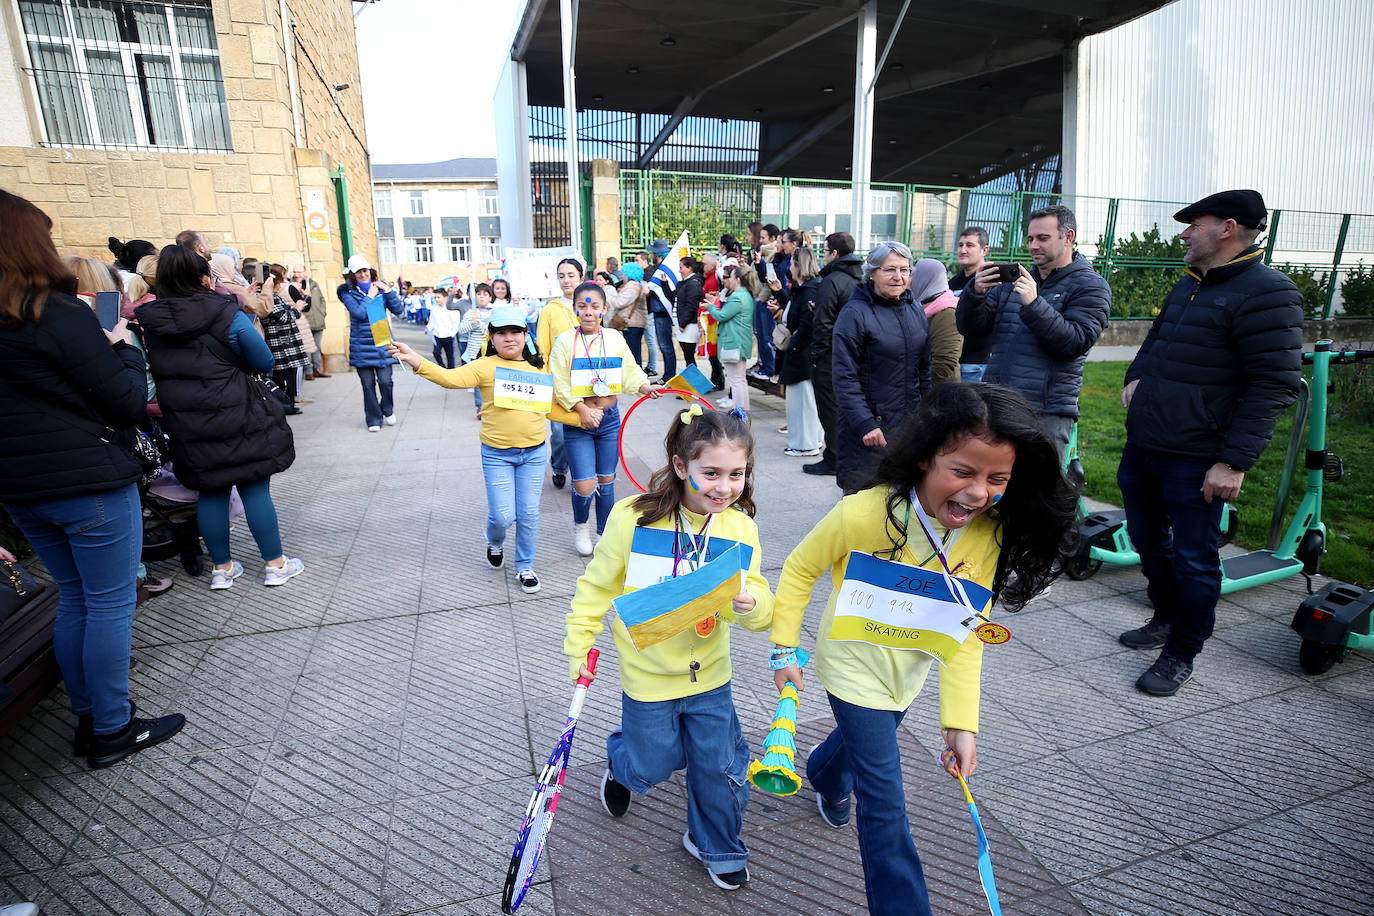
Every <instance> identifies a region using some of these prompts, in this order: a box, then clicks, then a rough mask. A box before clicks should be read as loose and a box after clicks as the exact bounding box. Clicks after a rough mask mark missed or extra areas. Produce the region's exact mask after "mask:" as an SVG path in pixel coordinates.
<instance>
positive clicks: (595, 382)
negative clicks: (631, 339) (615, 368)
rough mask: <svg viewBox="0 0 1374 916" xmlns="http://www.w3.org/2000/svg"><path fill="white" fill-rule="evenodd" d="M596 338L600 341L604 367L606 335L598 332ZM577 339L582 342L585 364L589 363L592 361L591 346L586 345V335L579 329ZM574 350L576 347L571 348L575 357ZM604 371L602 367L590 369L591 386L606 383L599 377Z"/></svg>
mask: <svg viewBox="0 0 1374 916" xmlns="http://www.w3.org/2000/svg"><path fill="white" fill-rule="evenodd" d="M596 337H597V339H598V340H600V341H601V362H602V363H603V365H604V363H605V362H606V335H605V334H602V333H600V332H598V333H597V335H596ZM577 339H578V340H580V341H582V350H583V352H584V353H586V354H587V362H591V361H592V345H591V344H589V343H587V335H585V334H583V333H582V331H581V329H579V330H578V332H577ZM576 349H577V348H576V347H574V348H573V352H574V355H576ZM604 371H605V369H604V368H603V367H602V366H595V367H593V368H592V385H593V387H595V386H596V385H604V384H605V383H606V380H605V379H604V378H602V377H601V374H600V373H602V372H604Z"/></svg>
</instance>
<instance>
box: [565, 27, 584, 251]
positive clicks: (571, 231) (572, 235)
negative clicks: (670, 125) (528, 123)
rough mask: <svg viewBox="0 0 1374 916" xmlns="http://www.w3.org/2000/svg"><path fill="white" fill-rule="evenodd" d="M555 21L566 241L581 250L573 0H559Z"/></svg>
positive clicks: (580, 182) (580, 198)
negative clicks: (559, 44)
mask: <svg viewBox="0 0 1374 916" xmlns="http://www.w3.org/2000/svg"><path fill="white" fill-rule="evenodd" d="M559 22H560V24H561V25H562V29H563V133H564V143H565V144H566V152H567V156H568V241H569V242H570V243H571V245H572V247H573V248H575V249H577V250H578V251H581V250H582V181H581V170H580V169H579V168H578V167H577V77H576V75H575V74H574V72H573V61H574V59H575V58H576V56H577V0H560V2H559Z"/></svg>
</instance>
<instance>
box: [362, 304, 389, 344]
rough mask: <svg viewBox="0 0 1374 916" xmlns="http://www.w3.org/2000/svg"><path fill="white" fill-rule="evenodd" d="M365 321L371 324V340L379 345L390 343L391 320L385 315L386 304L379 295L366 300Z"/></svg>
mask: <svg viewBox="0 0 1374 916" xmlns="http://www.w3.org/2000/svg"><path fill="white" fill-rule="evenodd" d="M367 323H368V324H370V325H371V326H372V342H373V343H374V344H376V345H377V346H379V347H385V346H386V345H387V344H389V343H391V322H390V321H388V320H387V317H386V306H385V305H383V304H382V297H381V296H374V297H372V298H371V299H369V300H367Z"/></svg>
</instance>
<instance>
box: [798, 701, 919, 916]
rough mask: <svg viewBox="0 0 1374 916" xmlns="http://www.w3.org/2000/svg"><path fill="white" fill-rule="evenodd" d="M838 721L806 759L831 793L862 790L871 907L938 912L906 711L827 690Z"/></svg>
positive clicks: (819, 784) (816, 785) (907, 914)
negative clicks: (925, 857)
mask: <svg viewBox="0 0 1374 916" xmlns="http://www.w3.org/2000/svg"><path fill="white" fill-rule="evenodd" d="M826 697H827V698H828V699H829V700H830V708H831V710H832V711H833V712H834V713H835V725H836V728H835V730H834V731H833V732H831V733H830V737H828V738H826V739H825V740H824V741H822V742H821V743H820V744H818V745H816V747H815V748H814V749H813V750H812V751H811V754H810V756H808V757H807V759H806V778H807V780H809V781H810V783H811V787H812V788H813V789H815V790H816V791H817V792H819V793H820V794H821V795H824V796H825V797H826V798H827V799H829V800H831V801H836V802H839V801H843V800H845V799H847V798H849V795H850V793H851V792H852V793H853V794H854V798H855V803H856V804H855V809H856V810H855V820H856V821H857V823H858V832H859V858H860V859H861V860H862V861H863V866H864V885H865V891H866V893H867V894H868V912H869V913H870V914H873V916H888V914H891V916H897V914H901V916H931V910H930V894H929V892H928V891H927V890H926V876H925V871H924V869H922V868H921V857H920V855H918V854H917V852H916V842H915V841H914V840H913V839H912V838H911V825H910V824H909V823H908V822H907V817H906V795H905V793H904V792H903V791H902V755H901V752H900V751H899V750H898V748H897V726H899V725H901V723H902V717H903V716H905V715H906V711H905V710H903V711H901V712H894V711H892V710H890V709H869V708H867V707H865V706H855V705H853V704H851V703H846V702H845V701H844V700H841V699H840V698H839V697H835V696H831V695H830V694H828V693H827V694H826Z"/></svg>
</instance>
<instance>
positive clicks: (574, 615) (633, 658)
mask: <svg viewBox="0 0 1374 916" xmlns="http://www.w3.org/2000/svg"><path fill="white" fill-rule="evenodd" d="M666 446H667V453H668V464H667V466H666V467H664V468H662V469H661V470H659V471H658V473H656V474H654V476H653V479H652V480H651V481H650V484H649V489H648V492H646V493H644V494H643V495H641V496H638V497H631V498H629V499H625V500H621V501H620V502H618V503H616V504H615V507H614V508H613V509H612V510H611V514H610V518H609V519H608V521H607V523H606V531H605V534H604V535H603V536H602V539H601V541H600V542H599V543H598V544H597V545H596V553H595V555H594V556H593V557H592V560H591V562H590V563H588V564H587V571H586V572H585V573H584V574H583V575H582V577H581V578H580V579H578V580H577V591H576V593H575V594H574V595H573V599H572V609H571V610H570V611H569V612H568V620H567V636H566V638H565V640H564V643H563V651H564V653H565V654H566V655H567V656H568V658H569V660H570V661H571V673H572V676H573V677H578V676H579V675H581V676H584V677H588V678H590V677H592V674H591V672H589V671H588V670H587V667H586V658H587V650H588V649H590V648H591V647H592V644H593V643H594V642H595V641H596V637H597V636H598V635H599V634H600V633H601V630H602V628H603V625H604V623H603V621H604V619H605V616H606V612H607V611H609V610H610V609H611V602H612V601H613V600H615V599H616V598H618V597H620V596H621V595H624V594H626V593H629V592H633V591H635V590H637V589H641V588H646V587H648V586H651V585H655V584H658V583H659V582H662V581H664V580H666V579H672V578H676V577H677V576H679V575H683V574H685V573H687V572H690V571H692V570H694V569H697V568H699V567H700V566H701V565H702V564H704V563H707V562H709V561H710V560H712V559H715V558H717V557H720V556H721V555H722V554H723V553H725V552H726V551H728V550H731V549H733V548H735V547H736V546H738V548H739V550H740V568H741V569H747V570H748V572H747V581H746V583H745V584H744V586H743V589H742V590H741V591H740V592H739V593H738V594H736V595H735V596H734V598H733V600H729V601H725V602H724V603H723V604H722V605H721V606H720V607H718V608H715V609H711V608H707V609H705V610H706V613H707V614H708V615H709V616H705V617H703V618H701V619H699V620H697V621H696V622H695V623H692V622H687V623H686V624H685V627H684V628H683V629H682V630H681V631H680V632H676V633H675V634H674V635H671V636H668V638H666V639H663V640H662V641H659V642H656V643H653V644H652V645H646V644H645V642H646V641H645V640H644V639H642V638H641V639H639V642H640V644H641V645H643V646H644V648H641V649H636V647H635V639H636V637H635V636H632V635H631V633H630V631H629V630H628V629H627V628H626V625H625V622H624V621H622V620H619V619H617V622H616V623H615V624H614V625H613V629H614V633H615V644H616V649H617V651H618V653H619V656H620V683H621V687H622V688H623V694H622V697H621V718H620V728H618V729H617V730H616V731H615V732H613V733H612V734H611V735H610V737H609V738H607V739H606V756H607V761H608V766H607V768H606V774H605V776H604V777H603V778H602V782H601V803H602V805H603V807H605V809H606V812H607V813H608V814H610V815H611V816H612V817H623V816H624V815H625V812H626V811H628V810H629V807H630V799H631V795H630V793H631V791H635V792H639V793H641V794H643V793H646V792H648V791H649V789H650V788H651V787H652V786H653V785H654V784H655V783H659V782H662V781H664V780H665V779H668V778H669V777H670V776H672V775H673V772H674V771H675V770H680V769H682V768H683V767H686V769H687V830H686V832H685V833H683V835H682V844H683V847H684V848H686V850H687V851H688V852H689V853H690V854H691V855H692V856H693V857H695V858H696V859H697V860H698V861H699V862H701V863H702V864H703V865H705V866H706V868H707V871H708V872H709V873H710V875H711V880H712V881H713V882H714V883H715V884H716V886H717V887H720V888H723V889H725V890H734V889H736V888H738V887H739V886H741V885H742V884H744V883H745V882H746V881H748V880H749V870H748V868H747V867H746V864H745V862H746V860H747V859H748V857H749V849H748V847H747V846H745V844H744V841H743V840H742V839H741V838H740V828H741V826H742V825H743V821H744V807H745V805H746V803H747V802H748V801H749V784H748V782H747V781H746V774H747V771H748V767H749V744H748V742H746V741H745V740H744V736H743V735H742V734H741V732H740V725H739V719H738V718H737V717H736V716H735V704H734V700H733V698H732V697H731V694H730V636H729V629H730V628H729V624H730V623H731V622H737V623H739V624H740V625H741V626H743V627H745V629H749V630H763V629H765V628H767V626H768V624H769V622H770V621H771V619H772V616H773V596H772V594H771V593H770V592H769V590H768V583H767V581H765V580H764V578H763V576H762V575H761V574H760V572H759V570H760V568H761V565H762V561H761V557H760V551H759V531H758V526H757V525H755V524H754V519H753V516H754V500H753V490H754V486H753V466H754V458H753V453H754V441H753V437H752V436H751V435H750V433H749V428H748V427H747V426H746V425H745V423H744V422H743V421H742V420H741V419H740V418H739V417H737V416H734V415H731V414H726V413H723V412H720V411H708V412H706V413H704V414H703V412H702V409H701V407H700V406H699V405H693V406H692V407H690V408H688V409H687V410H684V411H682V412H681V413H680V414H679V415H678V416H677V417H675V418H674V420H673V423H672V428H671V429H669V431H668V436H667V442H666ZM731 579H732V580H735V581H738V577H737V574H732V575H731ZM722 587H724V586H722ZM664 610H665V611H668V610H672V609H671V608H664ZM667 629H671V628H667ZM660 635H661V634H660Z"/></svg>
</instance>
